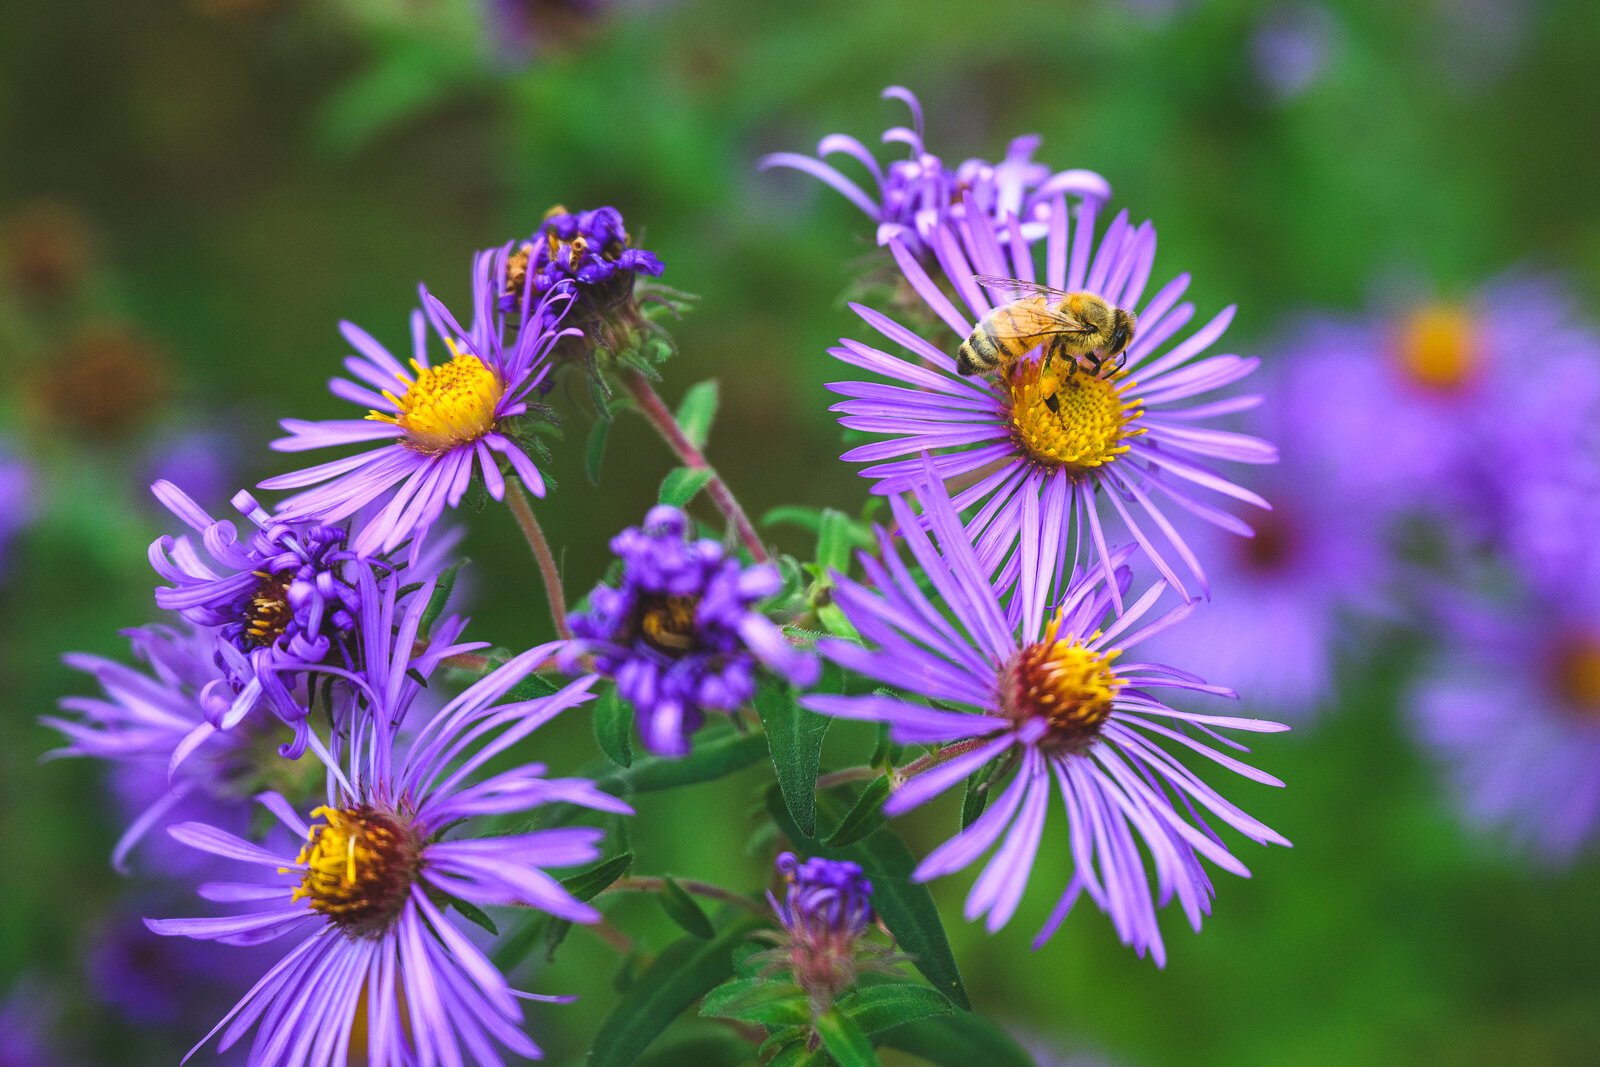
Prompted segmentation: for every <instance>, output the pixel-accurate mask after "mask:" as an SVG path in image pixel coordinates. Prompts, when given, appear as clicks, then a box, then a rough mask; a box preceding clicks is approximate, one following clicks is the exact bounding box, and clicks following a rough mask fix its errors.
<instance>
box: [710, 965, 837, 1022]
mask: <svg viewBox="0 0 1600 1067" xmlns="http://www.w3.org/2000/svg"><path fill="white" fill-rule="evenodd" d="M700 1014H701V1015H704V1016H707V1017H711V1018H720V1019H737V1020H739V1021H740V1022H746V1023H759V1024H761V1025H762V1026H765V1027H766V1028H767V1029H768V1030H773V1031H777V1030H782V1029H784V1028H786V1027H791V1026H806V1025H808V1024H809V1023H810V1022H811V1005H810V1002H809V1001H808V1000H807V999H806V995H805V993H804V992H803V991H801V989H800V987H799V986H797V985H794V984H793V983H791V982H773V981H765V980H762V979H759V978H744V979H737V980H735V981H732V982H724V983H723V984H722V985H719V986H718V987H717V988H715V989H713V990H712V991H711V992H710V993H708V994H706V999H705V1001H704V1002H702V1003H701V1005H700Z"/></svg>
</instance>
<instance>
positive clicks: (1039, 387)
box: [1009, 359, 1145, 470]
mask: <svg viewBox="0 0 1600 1067" xmlns="http://www.w3.org/2000/svg"><path fill="white" fill-rule="evenodd" d="M1009 384H1010V387H1011V425H1012V427H1013V428H1014V430H1015V432H1016V437H1017V442H1018V443H1019V444H1020V445H1021V446H1022V448H1023V449H1024V450H1025V451H1026V452H1027V453H1028V455H1030V456H1032V457H1033V458H1034V459H1035V460H1036V461H1037V462H1039V463H1042V464H1045V465H1047V466H1054V467H1066V468H1068V469H1069V470H1088V469H1090V468H1092V467H1101V466H1104V465H1105V464H1107V463H1110V462H1112V461H1113V460H1115V459H1116V458H1117V457H1118V456H1120V455H1123V454H1124V453H1126V452H1127V451H1128V450H1129V448H1130V447H1131V446H1130V445H1128V444H1127V443H1126V441H1127V438H1130V437H1135V436H1137V435H1139V434H1142V433H1144V432H1145V431H1144V429H1143V428H1141V427H1140V426H1139V425H1138V420H1139V416H1140V415H1142V414H1143V412H1144V409H1143V406H1142V404H1141V402H1140V401H1139V400H1138V399H1137V398H1130V397H1129V396H1128V395H1127V394H1128V391H1129V390H1130V389H1132V388H1133V386H1134V385H1135V383H1134V382H1132V381H1125V380H1122V375H1121V374H1120V373H1119V374H1116V375H1112V376H1110V377H1101V376H1099V375H1096V374H1088V373H1085V372H1081V371H1079V372H1070V371H1069V370H1068V368H1067V367H1066V366H1065V365H1063V364H1062V363H1061V362H1060V361H1059V360H1052V361H1050V362H1049V363H1048V364H1047V363H1046V362H1045V361H1043V360H1037V359H1027V360H1023V361H1021V362H1020V363H1018V364H1017V366H1016V367H1015V368H1013V370H1012V373H1011V375H1010V380H1009Z"/></svg>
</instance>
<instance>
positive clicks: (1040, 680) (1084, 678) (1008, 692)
mask: <svg viewBox="0 0 1600 1067" xmlns="http://www.w3.org/2000/svg"><path fill="white" fill-rule="evenodd" d="M1059 626H1060V617H1059V616H1058V617H1057V618H1056V620H1055V621H1053V622H1052V623H1051V624H1050V627H1049V629H1048V630H1047V631H1046V632H1045V636H1044V639H1043V640H1041V641H1039V642H1037V643H1035V644H1032V645H1029V646H1028V647H1027V648H1024V649H1023V650H1022V651H1020V652H1018V653H1017V654H1016V655H1015V656H1013V657H1012V659H1011V662H1010V663H1008V664H1006V666H1005V669H1004V670H1003V671H1002V672H1001V676H1000V703H1001V707H1002V709H1003V710H1004V711H1005V713H1006V715H1007V716H1009V717H1010V718H1011V719H1013V720H1014V721H1016V722H1018V723H1022V722H1026V721H1027V720H1029V719H1043V720H1044V722H1045V725H1046V726H1047V727H1048V733H1047V734H1046V735H1045V739H1044V742H1043V744H1044V745H1045V746H1046V747H1049V748H1052V749H1055V750H1058V751H1082V750H1083V749H1085V748H1087V747H1088V746H1089V745H1090V744H1091V743H1092V742H1093V741H1094V740H1095V739H1096V738H1098V737H1099V736H1100V728H1101V727H1102V726H1103V725H1104V724H1105V721H1106V720H1107V719H1108V718H1110V717H1111V708H1112V702H1113V701H1115V700H1116V697H1117V694H1118V693H1119V692H1121V691H1122V687H1123V686H1125V685H1127V684H1128V683H1127V680H1126V679H1124V678H1119V677H1117V674H1116V672H1115V670H1114V669H1113V668H1112V663H1113V661H1115V660H1116V658H1117V657H1118V656H1120V655H1121V654H1122V650H1121V649H1118V648H1114V649H1110V650H1108V651H1105V652H1096V651H1094V650H1092V649H1089V648H1086V647H1084V645H1083V643H1082V642H1081V641H1079V640H1078V639H1077V638H1070V639H1066V640H1059V639H1057V637H1056V633H1057V631H1058V628H1059Z"/></svg>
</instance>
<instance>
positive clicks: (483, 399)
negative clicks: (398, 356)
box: [367, 341, 505, 455]
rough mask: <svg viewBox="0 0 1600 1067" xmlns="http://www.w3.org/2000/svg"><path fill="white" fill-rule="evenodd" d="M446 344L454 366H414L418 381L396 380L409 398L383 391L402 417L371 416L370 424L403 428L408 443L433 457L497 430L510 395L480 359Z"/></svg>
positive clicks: (452, 343)
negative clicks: (504, 399)
mask: <svg viewBox="0 0 1600 1067" xmlns="http://www.w3.org/2000/svg"><path fill="white" fill-rule="evenodd" d="M446 343H447V344H449V346H450V354H451V358H450V362H448V363H442V364H440V365H439V366H437V367H424V366H422V365H421V364H420V363H418V362H417V361H416V360H412V361H411V368H412V370H413V371H414V372H415V374H416V377H415V378H414V379H411V380H408V379H407V378H406V377H405V376H404V375H399V374H397V375H395V377H397V378H399V380H400V384H401V385H403V386H405V392H404V394H402V395H400V396H395V395H394V394H393V393H391V392H389V391H387V390H385V391H384V394H383V395H384V397H385V398H387V399H388V400H389V402H390V403H392V404H393V405H394V406H395V408H396V410H397V411H398V412H399V414H396V415H387V414H384V413H383V412H381V411H372V412H369V413H368V414H367V418H369V419H372V420H375V421H377V422H388V423H393V424H394V425H396V426H398V427H400V428H401V429H402V430H404V431H405V432H406V442H405V443H406V444H407V445H409V446H410V447H412V448H414V449H416V450H417V451H418V452H423V453H426V454H428V455H437V454H439V453H441V452H448V451H449V450H451V449H452V448H457V447H459V446H461V445H464V444H470V443H471V442H473V441H476V440H478V439H479V438H480V437H482V436H483V435H484V434H486V433H488V432H489V431H490V430H492V429H494V425H495V409H496V408H497V407H498V406H499V404H500V398H501V396H503V395H504V393H505V383H504V382H502V381H501V380H500V376H499V375H498V374H496V373H495V372H494V371H492V370H490V369H489V368H488V367H486V366H484V364H483V361H482V360H481V359H479V358H478V357H477V356H475V355H473V354H472V353H470V352H463V351H461V350H460V348H458V347H457V346H456V343H455V342H453V341H451V342H446Z"/></svg>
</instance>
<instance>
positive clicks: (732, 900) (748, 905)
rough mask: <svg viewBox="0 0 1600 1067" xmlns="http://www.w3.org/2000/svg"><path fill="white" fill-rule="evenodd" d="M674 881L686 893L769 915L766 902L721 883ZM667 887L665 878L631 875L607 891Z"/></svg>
mask: <svg viewBox="0 0 1600 1067" xmlns="http://www.w3.org/2000/svg"><path fill="white" fill-rule="evenodd" d="M673 881H675V882H677V883H678V888H679V889H682V890H683V891H684V892H685V893H693V894H694V895H695V896H697V897H705V898H706V899H708V900H720V901H722V903H724V904H732V905H733V906H734V907H736V908H743V909H744V910H745V911H748V912H750V913H751V914H752V915H760V916H763V917H765V916H767V915H768V911H767V908H766V906H765V905H764V904H761V903H760V902H758V901H755V900H752V899H750V898H749V897H747V896H745V895H744V894H743V893H735V892H734V891H733V890H731V889H724V888H722V887H721V886H719V885H712V884H710V883H709V882H696V881H693V880H691V879H687V878H674V879H673ZM666 888H667V880H666V879H665V878H649V877H633V876H629V877H627V878H618V879H617V880H616V881H615V882H612V883H611V887H610V889H608V890H606V891H607V892H608V893H609V892H619V893H662V892H665V891H666Z"/></svg>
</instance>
